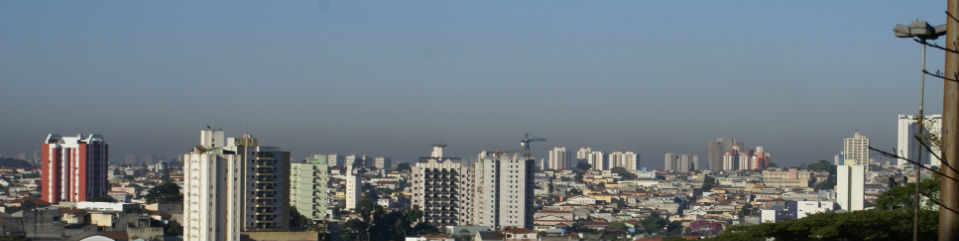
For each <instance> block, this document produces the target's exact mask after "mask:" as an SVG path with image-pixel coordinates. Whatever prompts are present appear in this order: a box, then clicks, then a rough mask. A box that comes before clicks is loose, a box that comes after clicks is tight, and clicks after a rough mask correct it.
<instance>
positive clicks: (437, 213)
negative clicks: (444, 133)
mask: <svg viewBox="0 0 959 241" xmlns="http://www.w3.org/2000/svg"><path fill="white" fill-rule="evenodd" d="M445 147H446V145H433V152H432V153H431V155H430V157H429V158H425V159H422V160H420V161H419V162H417V163H416V165H415V166H413V167H411V168H410V170H411V172H412V174H411V175H412V179H413V182H412V184H411V188H412V189H413V197H412V199H413V205H415V206H417V207H419V208H420V209H421V210H423V221H424V222H426V223H429V224H432V225H436V226H455V225H459V223H460V221H461V220H463V217H462V216H461V215H460V214H461V212H463V211H464V210H462V208H463V207H461V206H460V205H461V204H462V200H461V199H462V198H463V195H464V193H463V192H462V191H463V189H462V188H461V185H462V182H461V180H460V178H462V174H463V167H462V166H461V165H460V163H459V162H454V161H453V160H451V159H446V158H444V157H443V148H445Z"/></svg>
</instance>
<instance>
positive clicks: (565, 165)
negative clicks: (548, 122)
mask: <svg viewBox="0 0 959 241" xmlns="http://www.w3.org/2000/svg"><path fill="white" fill-rule="evenodd" d="M546 166H547V169H549V170H568V169H570V166H569V154H568V153H567V152H566V147H559V146H557V147H553V149H550V150H549V162H547V165H546Z"/></svg>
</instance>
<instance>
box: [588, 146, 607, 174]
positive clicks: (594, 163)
mask: <svg viewBox="0 0 959 241" xmlns="http://www.w3.org/2000/svg"><path fill="white" fill-rule="evenodd" d="M586 162H587V163H589V165H590V166H591V167H592V169H593V170H609V169H610V167H609V162H607V160H606V157H605V156H604V155H603V152H602V151H593V152H590V153H589V155H587V156H586Z"/></svg>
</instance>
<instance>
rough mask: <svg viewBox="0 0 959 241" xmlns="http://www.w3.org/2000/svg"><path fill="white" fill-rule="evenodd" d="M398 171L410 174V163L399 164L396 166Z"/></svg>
mask: <svg viewBox="0 0 959 241" xmlns="http://www.w3.org/2000/svg"><path fill="white" fill-rule="evenodd" d="M396 170H397V171H407V172H408V171H410V164H409V163H406V162H403V163H400V164H397V165H396Z"/></svg>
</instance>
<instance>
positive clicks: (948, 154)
mask: <svg viewBox="0 0 959 241" xmlns="http://www.w3.org/2000/svg"><path fill="white" fill-rule="evenodd" d="M947 2H948V4H947V6H946V12H947V13H948V15H949V16H947V17H946V45H945V47H946V49H951V50H956V49H959V41H957V37H959V22H956V19H953V16H956V14H959V0H948V1H947ZM945 54H946V62H945V65H946V66H945V74H944V75H945V76H946V77H947V78H952V79H953V80H948V79H947V80H945V81H943V82H944V84H943V91H942V92H943V93H942V150H943V160H942V161H945V162H947V163H949V165H946V166H952V167H955V166H959V135H957V134H959V133H956V131H959V109H957V107H959V82H957V81H955V78H956V77H957V76H959V75H957V73H959V68H957V67H959V66H957V64H959V54H957V53H955V52H952V51H946V53H945ZM939 171H940V172H942V174H943V175H944V176H946V177H951V178H941V179H940V181H941V185H940V191H939V193H940V200H941V201H942V205H940V207H939V240H959V214H957V213H953V212H952V211H950V210H949V209H955V208H957V207H959V193H957V188H959V183H957V182H956V181H954V180H953V178H957V177H959V173H956V172H955V171H954V170H953V169H952V168H942V169H940V170H939Z"/></svg>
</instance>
